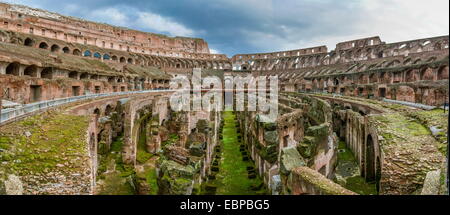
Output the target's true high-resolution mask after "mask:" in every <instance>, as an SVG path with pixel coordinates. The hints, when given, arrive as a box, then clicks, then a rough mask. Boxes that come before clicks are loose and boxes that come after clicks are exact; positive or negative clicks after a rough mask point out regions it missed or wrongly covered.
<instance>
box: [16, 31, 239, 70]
mask: <svg viewBox="0 0 450 215" xmlns="http://www.w3.org/2000/svg"><path fill="white" fill-rule="evenodd" d="M23 45H25V46H29V47H36V48H40V49H45V50H49V51H50V52H54V53H65V54H72V55H75V56H82V57H90V58H95V59H98V60H102V61H105V62H107V61H110V62H115V63H122V64H136V65H141V66H152V67H159V68H174V69H189V68H204V69H231V63H230V62H229V61H226V60H216V61H211V60H203V59H188V58H176V57H163V56H153V55H144V54H132V55H131V56H120V55H117V54H113V53H101V52H99V51H93V50H90V49H86V50H82V49H80V48H70V47H69V46H64V45H60V44H56V43H55V44H49V43H48V41H41V42H37V41H35V40H33V39H31V38H29V37H27V38H25V39H24V40H23Z"/></svg>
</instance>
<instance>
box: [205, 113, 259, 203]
mask: <svg viewBox="0 0 450 215" xmlns="http://www.w3.org/2000/svg"><path fill="white" fill-rule="evenodd" d="M223 117H224V128H223V144H222V158H221V161H220V163H219V168H220V171H219V172H218V173H217V175H216V180H214V181H213V183H212V184H213V185H214V186H217V191H216V194H218V195H256V194H259V193H258V191H253V190H251V187H255V186H258V185H259V184H261V183H262V180H261V178H259V177H256V178H255V179H249V178H248V173H247V166H253V163H251V162H250V161H243V160H242V154H241V152H240V151H239V141H238V139H237V136H238V134H237V131H236V125H235V116H234V115H233V113H232V112H230V111H227V112H224V113H223Z"/></svg>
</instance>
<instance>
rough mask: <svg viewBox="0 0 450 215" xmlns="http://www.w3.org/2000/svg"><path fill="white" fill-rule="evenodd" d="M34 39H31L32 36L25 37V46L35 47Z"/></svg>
mask: <svg viewBox="0 0 450 215" xmlns="http://www.w3.org/2000/svg"><path fill="white" fill-rule="evenodd" d="M34 43H35V42H34V40H33V39H31V38H29V37H27V38H26V39H25V41H24V43H23V44H24V45H25V46H30V47H33V46H34Z"/></svg>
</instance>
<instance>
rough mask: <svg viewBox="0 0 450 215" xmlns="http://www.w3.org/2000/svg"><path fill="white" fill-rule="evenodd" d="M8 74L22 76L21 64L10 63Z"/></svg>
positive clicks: (7, 68) (7, 69)
mask: <svg viewBox="0 0 450 215" xmlns="http://www.w3.org/2000/svg"><path fill="white" fill-rule="evenodd" d="M6 74H7V75H15V76H19V75H20V64H19V63H17V62H14V63H10V64H9V65H8V66H7V67H6Z"/></svg>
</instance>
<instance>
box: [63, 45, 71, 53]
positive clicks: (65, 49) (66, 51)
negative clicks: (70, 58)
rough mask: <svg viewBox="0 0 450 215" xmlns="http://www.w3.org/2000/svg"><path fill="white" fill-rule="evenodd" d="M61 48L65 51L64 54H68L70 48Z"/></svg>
mask: <svg viewBox="0 0 450 215" xmlns="http://www.w3.org/2000/svg"><path fill="white" fill-rule="evenodd" d="M62 50H63V52H64V53H66V54H69V53H70V49H69V47H67V46H66V47H64V48H63V49H62Z"/></svg>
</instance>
